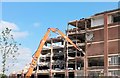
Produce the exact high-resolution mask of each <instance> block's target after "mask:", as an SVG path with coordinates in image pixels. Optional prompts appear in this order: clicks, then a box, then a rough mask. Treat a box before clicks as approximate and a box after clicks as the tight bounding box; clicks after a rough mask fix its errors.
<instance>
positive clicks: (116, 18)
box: [112, 13, 120, 23]
mask: <svg viewBox="0 0 120 78" xmlns="http://www.w3.org/2000/svg"><path fill="white" fill-rule="evenodd" d="M112 20H113V23H116V22H120V13H115V14H113V16H112Z"/></svg>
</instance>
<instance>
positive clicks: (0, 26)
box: [0, 20, 32, 74]
mask: <svg viewBox="0 0 120 78" xmlns="http://www.w3.org/2000/svg"><path fill="white" fill-rule="evenodd" d="M6 27H7V28H10V29H12V31H11V34H13V36H14V38H17V39H22V38H25V37H27V36H28V35H29V33H28V32H27V31H20V29H19V28H18V27H17V25H16V24H14V23H11V22H6V21H2V20H1V21H0V31H2V30H4V29H5V28H6ZM18 52H19V53H20V55H19V56H17V61H15V65H14V66H12V65H13V63H12V62H13V61H12V59H9V60H8V61H7V66H10V68H8V69H9V70H8V71H7V72H6V73H7V74H10V73H12V72H13V71H20V70H22V69H23V68H24V67H25V65H26V64H28V63H30V62H31V58H32V52H31V49H29V48H27V47H22V46H20V47H19V50H18ZM9 58H10V57H9ZM1 62H2V58H1V54H0V72H1V70H2V69H1V68H2V67H1V66H2V64H1Z"/></svg>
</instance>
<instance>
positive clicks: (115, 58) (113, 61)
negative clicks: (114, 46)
mask: <svg viewBox="0 0 120 78" xmlns="http://www.w3.org/2000/svg"><path fill="white" fill-rule="evenodd" d="M119 60H120V57H119V56H111V57H109V65H120V62H119Z"/></svg>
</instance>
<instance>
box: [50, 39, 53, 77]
mask: <svg viewBox="0 0 120 78" xmlns="http://www.w3.org/2000/svg"><path fill="white" fill-rule="evenodd" d="M52 44H53V41H52V40H51V46H50V48H51V52H50V78H52V76H53V75H52V57H53V45H52Z"/></svg>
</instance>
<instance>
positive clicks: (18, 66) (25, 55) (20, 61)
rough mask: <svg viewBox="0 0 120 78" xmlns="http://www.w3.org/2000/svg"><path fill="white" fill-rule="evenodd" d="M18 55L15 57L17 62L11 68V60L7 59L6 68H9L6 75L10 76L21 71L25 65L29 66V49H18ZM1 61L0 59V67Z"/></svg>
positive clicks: (30, 57) (30, 53)
mask: <svg viewBox="0 0 120 78" xmlns="http://www.w3.org/2000/svg"><path fill="white" fill-rule="evenodd" d="M18 53H20V55H19V56H17V61H15V64H14V66H13V63H12V61H11V60H12V59H9V60H8V61H7V66H9V67H10V68H7V69H9V70H8V71H7V72H6V74H10V73H12V72H13V71H15V72H18V71H20V70H22V69H23V68H24V67H25V66H26V64H29V63H30V62H31V59H32V56H31V55H32V52H31V50H30V49H29V48H25V47H20V48H19V51H18ZM1 61H2V60H1V58H0V67H1V65H2V64H1ZM0 70H1V69H0Z"/></svg>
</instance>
